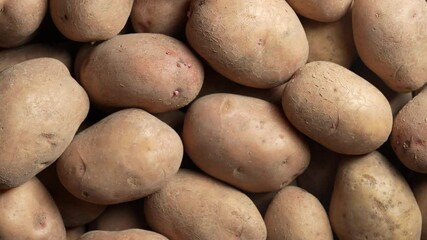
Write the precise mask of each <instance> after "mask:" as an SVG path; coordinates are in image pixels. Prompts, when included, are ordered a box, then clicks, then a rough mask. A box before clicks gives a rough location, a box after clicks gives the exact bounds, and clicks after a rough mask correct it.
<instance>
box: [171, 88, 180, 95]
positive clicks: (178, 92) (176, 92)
mask: <svg viewBox="0 0 427 240" xmlns="http://www.w3.org/2000/svg"><path fill="white" fill-rule="evenodd" d="M179 94H180V91H179V89H177V90H175V91H173V93H172V96H174V97H176V96H178V95H179Z"/></svg>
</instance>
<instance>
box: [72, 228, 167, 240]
mask: <svg viewBox="0 0 427 240" xmlns="http://www.w3.org/2000/svg"><path fill="white" fill-rule="evenodd" d="M125 239H126V240H142V239H143V240H168V239H167V238H166V237H164V236H162V235H160V234H158V233H155V232H151V231H146V230H142V229H128V230H124V231H90V232H87V233H86V234H84V235H83V236H81V237H80V238H79V240H125Z"/></svg>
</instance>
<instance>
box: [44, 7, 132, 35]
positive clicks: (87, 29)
mask: <svg viewBox="0 0 427 240" xmlns="http://www.w3.org/2000/svg"><path fill="white" fill-rule="evenodd" d="M49 4H50V5H49V9H50V15H51V16H52V20H53V22H54V23H55V26H56V27H57V28H58V30H59V31H60V32H61V33H62V34H63V35H64V36H66V37H67V38H69V39H71V40H73V41H77V42H93V41H101V40H106V39H110V38H112V37H114V36H116V35H117V34H119V32H120V31H121V30H122V29H123V27H124V26H125V24H126V22H127V19H128V17H129V15H130V12H131V10H132V4H133V0H91V1H79V0H55V1H49Z"/></svg>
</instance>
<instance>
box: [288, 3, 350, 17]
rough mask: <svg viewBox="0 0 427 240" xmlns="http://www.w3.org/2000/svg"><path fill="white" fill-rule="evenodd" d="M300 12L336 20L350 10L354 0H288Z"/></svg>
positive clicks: (304, 14) (305, 14)
mask: <svg viewBox="0 0 427 240" xmlns="http://www.w3.org/2000/svg"><path fill="white" fill-rule="evenodd" d="M287 2H289V5H291V7H292V8H293V9H294V10H295V12H297V13H298V14H300V15H302V16H304V17H307V18H310V19H313V20H316V21H319V22H335V21H338V20H339V19H340V18H342V17H344V15H345V14H346V13H347V11H348V10H349V8H350V6H351V4H352V2H353V0H304V1H301V0H287Z"/></svg>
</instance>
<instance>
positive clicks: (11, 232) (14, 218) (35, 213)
mask: <svg viewBox="0 0 427 240" xmlns="http://www.w3.org/2000/svg"><path fill="white" fill-rule="evenodd" d="M0 216H1V217H0V239H2V240H17V239H31V240H65V239H66V237H65V236H66V234H65V227H64V223H63V222H62V219H61V215H60V213H59V211H58V209H57V208H56V205H55V202H54V201H53V199H52V198H51V196H50V195H49V193H48V192H47V190H46V189H45V188H44V186H43V184H41V182H40V181H39V180H38V179H37V178H32V179H31V180H28V181H27V182H26V183H24V184H22V185H20V186H19V187H16V188H12V189H9V190H0Z"/></svg>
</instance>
